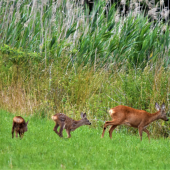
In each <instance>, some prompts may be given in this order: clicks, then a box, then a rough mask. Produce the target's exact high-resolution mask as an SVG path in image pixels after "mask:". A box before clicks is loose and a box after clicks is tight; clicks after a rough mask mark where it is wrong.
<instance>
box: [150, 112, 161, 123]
mask: <svg viewBox="0 0 170 170" xmlns="http://www.w3.org/2000/svg"><path fill="white" fill-rule="evenodd" d="M158 119H160V111H158V112H156V113H153V114H150V121H149V122H150V123H151V122H153V121H155V120H158Z"/></svg>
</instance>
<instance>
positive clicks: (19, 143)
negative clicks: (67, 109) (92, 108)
mask: <svg viewBox="0 0 170 170" xmlns="http://www.w3.org/2000/svg"><path fill="white" fill-rule="evenodd" d="M13 117H14V115H13V114H10V113H8V112H5V111H2V110H1V111H0V120H1V123H0V134H1V135H0V169H170V155H169V153H170V141H169V139H163V138H159V139H153V138H151V143H150V144H149V141H148V139H147V136H146V135H145V134H144V137H143V141H142V142H141V141H140V139H139V136H135V135H127V134H124V133H116V131H114V133H113V139H112V140H110V139H109V136H108V131H106V134H105V136H104V138H103V139H101V138H100V136H101V133H102V128H98V129H97V128H96V129H94V128H91V127H89V126H83V127H80V128H78V129H76V131H74V132H72V137H71V138H70V139H66V138H63V139H61V138H59V137H58V136H57V135H56V134H55V133H54V132H53V127H54V122H53V121H52V120H49V119H46V118H44V119H40V118H38V117H35V116H32V117H31V116H29V117H26V116H24V118H25V120H26V121H27V120H29V124H28V132H26V133H25V135H24V137H23V139H22V140H20V139H19V138H18V139H16V138H14V139H12V135H11V129H12V118H13ZM64 137H66V133H65V131H64Z"/></svg>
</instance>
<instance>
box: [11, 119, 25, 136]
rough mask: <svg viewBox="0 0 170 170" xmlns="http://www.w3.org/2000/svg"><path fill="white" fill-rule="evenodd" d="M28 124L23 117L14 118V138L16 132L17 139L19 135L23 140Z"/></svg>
mask: <svg viewBox="0 0 170 170" xmlns="http://www.w3.org/2000/svg"><path fill="white" fill-rule="evenodd" d="M27 125H28V121H27V123H25V120H24V119H23V118H22V117H21V116H15V117H14V118H13V125H12V138H13V137H14V131H15V136H16V138H17V137H18V134H19V136H20V138H23V136H24V132H26V131H27Z"/></svg>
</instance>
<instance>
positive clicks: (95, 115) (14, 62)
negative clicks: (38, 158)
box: [0, 0, 170, 136]
mask: <svg viewBox="0 0 170 170" xmlns="http://www.w3.org/2000/svg"><path fill="white" fill-rule="evenodd" d="M0 4H1V5H0V13H1V15H0V37H1V39H0V95H1V97H0V106H1V108H3V109H6V110H9V111H10V112H14V113H18V114H27V115H32V114H37V115H39V116H40V117H50V116H51V114H53V113H54V112H64V113H66V114H67V115H69V116H72V117H73V118H74V117H78V116H79V113H80V112H81V111H84V112H87V113H88V117H90V118H91V119H93V121H94V122H93V124H94V125H95V126H98V125H99V126H101V125H103V121H105V120H108V119H110V117H109V115H108V113H107V110H108V109H109V108H111V107H114V106H116V105H118V104H123V105H128V106H131V107H134V108H136V109H144V110H147V111H148V112H152V113H153V112H154V111H155V110H154V103H155V102H158V103H160V104H161V103H162V102H165V103H166V106H167V109H168V106H169V62H170V60H169V57H168V56H169V27H168V25H167V24H166V23H165V24H164V23H163V22H162V20H159V22H156V23H154V22H149V19H148V17H145V16H144V14H143V13H134V12H135V11H134V10H131V12H129V13H128V15H126V16H122V17H121V15H120V14H119V13H118V11H117V10H116V9H115V7H114V5H113V6H112V8H110V9H109V12H108V13H107V14H106V13H105V2H103V1H99V3H98V4H96V5H95V8H94V10H93V12H92V13H90V15H89V11H88V10H87V11H86V10H84V9H83V8H82V7H81V6H77V4H76V3H74V2H72V1H69V0H65V1H60V0H58V1H36V0H33V1H31V0H27V1H21V0H16V1H6V2H4V1H2V0H1V1H0ZM134 14H135V15H134ZM118 18H119V19H118ZM163 28H166V29H165V30H162V29H163ZM160 125H162V126H161V127H160ZM154 127H156V128H152V129H151V130H152V131H153V132H155V133H154V134H157V135H158V136H160V135H162V136H164V134H169V130H170V129H169V125H168V124H164V123H162V122H161V121H159V122H158V123H155V124H154ZM164 127H165V128H164ZM158 131H159V133H158ZM165 136H167V135H165Z"/></svg>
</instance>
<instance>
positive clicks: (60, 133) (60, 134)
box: [59, 123, 64, 137]
mask: <svg viewBox="0 0 170 170" xmlns="http://www.w3.org/2000/svg"><path fill="white" fill-rule="evenodd" d="M63 129H64V123H62V124H61V126H60V131H59V136H60V137H63V134H62V132H63Z"/></svg>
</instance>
